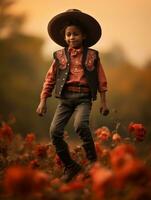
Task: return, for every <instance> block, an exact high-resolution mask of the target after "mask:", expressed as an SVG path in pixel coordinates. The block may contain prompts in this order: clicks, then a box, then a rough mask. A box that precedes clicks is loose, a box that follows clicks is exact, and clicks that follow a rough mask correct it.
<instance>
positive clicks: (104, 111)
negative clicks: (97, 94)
mask: <svg viewBox="0 0 151 200" xmlns="http://www.w3.org/2000/svg"><path fill="white" fill-rule="evenodd" d="M109 112H110V111H109V109H108V108H105V109H104V108H103V107H101V108H100V113H102V115H104V116H106V115H108V114H109Z"/></svg>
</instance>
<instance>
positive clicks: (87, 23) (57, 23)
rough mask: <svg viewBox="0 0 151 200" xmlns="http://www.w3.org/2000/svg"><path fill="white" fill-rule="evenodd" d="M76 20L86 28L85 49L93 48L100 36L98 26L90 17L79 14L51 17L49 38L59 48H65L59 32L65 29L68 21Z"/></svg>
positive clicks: (66, 13) (69, 13) (72, 13)
mask: <svg viewBox="0 0 151 200" xmlns="http://www.w3.org/2000/svg"><path fill="white" fill-rule="evenodd" d="M74 19H75V20H78V21H80V23H81V24H83V25H84V27H85V28H86V39H85V45H86V46H87V47H90V46H93V45H94V44H96V43H97V42H98V40H99V39H100V38H101V35H102V29H101V26H100V24H99V23H98V22H97V20H96V19H94V18H93V17H92V16H90V15H88V14H86V13H83V12H80V11H77V12H76V11H73V12H63V13H60V14H58V15H56V16H55V17H53V18H52V19H51V20H50V22H49V23H48V33H49V36H50V38H51V39H52V40H53V41H54V42H56V43H57V44H58V45H60V46H63V47H65V46H67V44H66V42H65V40H64V36H63V35H62V34H61V30H62V29H63V28H64V27H65V25H66V24H67V22H68V21H70V20H74Z"/></svg>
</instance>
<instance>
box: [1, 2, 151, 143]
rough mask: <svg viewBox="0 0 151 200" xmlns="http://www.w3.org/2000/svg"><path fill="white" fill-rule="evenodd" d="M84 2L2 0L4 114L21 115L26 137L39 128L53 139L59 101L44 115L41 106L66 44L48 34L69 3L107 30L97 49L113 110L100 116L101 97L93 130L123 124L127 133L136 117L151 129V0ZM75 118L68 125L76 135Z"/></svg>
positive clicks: (40, 134) (4, 118)
mask: <svg viewBox="0 0 151 200" xmlns="http://www.w3.org/2000/svg"><path fill="white" fill-rule="evenodd" d="M84 1H85V0H83V1H81V0H75V1H74V4H73V2H72V1H70V0H64V1H61V2H57V1H53V0H45V1H42V0H37V1H29V0H0V118H1V120H2V121H9V120H12V119H14V118H15V119H16V123H14V124H13V127H14V130H15V131H16V132H17V133H20V134H22V135H23V136H24V135H26V134H27V133H29V132H35V133H36V135H37V137H38V138H44V137H46V138H49V133H48V131H49V126H50V123H51V120H52V117H53V114H54V111H55V108H56V105H57V101H58V100H57V99H55V98H50V99H49V100H48V112H47V114H46V115H45V117H39V116H38V115H37V114H36V108H37V106H38V104H39V95H40V92H41V89H42V84H43V81H44V78H45V75H46V72H47V71H48V69H49V67H50V65H51V61H52V52H53V51H56V50H57V49H59V48H60V47H59V46H57V45H56V44H55V43H54V42H53V41H51V40H50V38H49V37H48V33H47V24H48V22H49V20H50V19H51V18H52V17H53V16H54V15H56V14H58V13H60V12H64V11H65V10H67V9H69V8H77V9H80V10H82V11H83V12H86V13H88V14H90V15H92V16H94V17H95V18H96V19H97V20H98V21H99V23H100V24H101V26H102V29H103V35H102V38H101V40H100V41H99V42H98V43H97V44H96V45H95V46H93V47H92V48H95V49H97V50H98V51H99V52H100V57H101V62H102V64H103V66H104V70H105V72H106V76H107V79H108V94H107V99H108V104H109V107H110V110H111V112H110V115H109V116H107V117H103V116H101V115H100V113H99V107H100V99H99V98H98V100H97V101H96V102H94V104H93V109H92V113H91V120H90V121H91V128H92V130H95V129H96V128H98V127H101V126H108V127H109V128H110V129H111V130H114V129H116V128H117V126H118V127H119V130H118V131H119V133H120V134H126V132H127V126H128V124H129V123H130V122H136V123H143V124H144V125H145V127H146V128H147V130H148V133H150V131H151V125H150V120H151V109H150V103H151V84H150V78H151V45H150V44H151V38H150V35H151V17H150V8H151V1H149V0H144V1H141V0H134V1H130V0H127V1H120V0H114V1H113V0H110V1H108V0H102V1H100V0H94V1H86V2H84ZM58 4H59V6H58ZM98 97H99V95H98ZM72 120H73V119H71V120H70V123H69V124H68V126H67V128H66V130H67V131H68V132H70V134H71V135H72V137H74V134H73V128H72ZM150 138H151V137H150V136H149V134H148V139H150ZM148 141H149V140H148Z"/></svg>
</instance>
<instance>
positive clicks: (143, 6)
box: [13, 0, 151, 66]
mask: <svg viewBox="0 0 151 200" xmlns="http://www.w3.org/2000/svg"><path fill="white" fill-rule="evenodd" d="M69 8H77V9H80V10H82V11H83V12H86V13H88V14H90V15H92V16H93V17H95V18H96V19H97V20H98V22H99V23H100V24H101V26H102V29H103V35H102V38H101V40H100V41H99V42H98V43H97V44H96V45H95V46H93V48H96V49H99V50H101V51H107V50H109V49H110V48H112V46H114V45H116V44H119V45H120V46H121V47H122V48H123V49H124V51H125V53H126V55H127V57H128V59H129V60H130V61H131V62H132V63H134V64H136V65H137V66H141V65H143V64H144V63H145V62H146V61H147V60H149V59H151V13H150V12H151V1H150V0H133V1H132V0H91V1H90V0H83V1H82V0H74V1H72V0H58V1H57V0H35V1H31V0H17V1H16V4H15V5H14V7H13V12H14V13H25V14H26V16H27V20H26V24H25V26H24V31H25V32H27V33H30V34H31V33H32V34H34V35H38V36H41V37H43V38H44V39H45V45H44V54H45V55H51V53H52V51H54V50H57V49H59V48H60V47H59V46H58V45H56V44H55V43H54V42H53V41H51V40H50V39H49V37H48V33H47V24H48V22H49V20H50V19H51V18H52V17H53V16H54V15H56V14H58V13H60V12H63V11H65V10H67V9H69Z"/></svg>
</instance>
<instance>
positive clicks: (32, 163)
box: [29, 159, 40, 169]
mask: <svg viewBox="0 0 151 200" xmlns="http://www.w3.org/2000/svg"><path fill="white" fill-rule="evenodd" d="M39 166H40V164H39V163H38V160H37V159H35V160H31V161H30V163H29V167H31V168H32V169H36V168H38V167H39Z"/></svg>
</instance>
